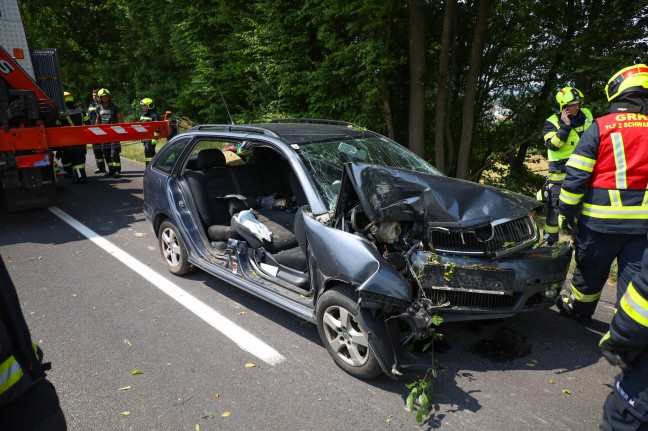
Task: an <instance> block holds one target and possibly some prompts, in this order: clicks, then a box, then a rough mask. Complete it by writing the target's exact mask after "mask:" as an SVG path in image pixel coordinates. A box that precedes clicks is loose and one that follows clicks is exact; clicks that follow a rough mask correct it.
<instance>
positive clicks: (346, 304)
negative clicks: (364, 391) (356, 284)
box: [316, 286, 383, 379]
mask: <svg viewBox="0 0 648 431" xmlns="http://www.w3.org/2000/svg"><path fill="white" fill-rule="evenodd" d="M316 316H317V330H318V332H319V335H320V338H321V339H322V342H323V343H324V346H326V350H327V351H328V352H329V354H330V355H331V357H332V358H333V360H334V361H335V363H336V364H337V365H338V366H339V367H340V368H342V369H343V370H344V371H346V372H347V373H349V374H351V375H352V376H354V377H357V378H360V379H372V378H374V377H377V376H379V375H380V374H382V372H383V370H382V368H381V367H380V363H379V362H378V360H377V359H376V356H375V354H374V352H373V351H372V350H371V348H370V347H369V343H368V341H369V337H368V335H367V331H366V329H365V328H366V325H365V324H364V322H363V321H362V318H361V317H360V311H359V310H358V305H357V294H356V293H355V292H354V291H353V290H352V289H351V288H350V287H345V286H335V287H333V288H331V289H329V290H327V291H326V292H324V294H322V296H321V297H320V299H319V301H318V302H317V309H316Z"/></svg>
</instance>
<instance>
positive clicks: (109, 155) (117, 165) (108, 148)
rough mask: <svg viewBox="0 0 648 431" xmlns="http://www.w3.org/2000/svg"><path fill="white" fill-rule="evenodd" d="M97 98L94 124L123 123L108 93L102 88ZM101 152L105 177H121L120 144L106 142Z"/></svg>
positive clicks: (122, 118)
mask: <svg viewBox="0 0 648 431" xmlns="http://www.w3.org/2000/svg"><path fill="white" fill-rule="evenodd" d="M97 95H98V96H99V105H97V109H96V111H97V122H96V124H112V123H123V122H124V116H123V115H122V112H121V109H119V107H118V106H117V105H115V104H114V103H112V100H111V98H110V91H108V89H106V88H102V89H100V90H99V92H98V93H97ZM102 151H103V156H104V159H105V160H106V164H107V165H108V172H107V173H106V174H104V176H106V177H113V178H119V177H120V176H121V158H120V156H119V154H120V153H121V144H120V143H119V142H108V143H105V144H102Z"/></svg>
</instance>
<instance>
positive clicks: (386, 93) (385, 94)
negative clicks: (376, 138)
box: [380, 72, 394, 139]
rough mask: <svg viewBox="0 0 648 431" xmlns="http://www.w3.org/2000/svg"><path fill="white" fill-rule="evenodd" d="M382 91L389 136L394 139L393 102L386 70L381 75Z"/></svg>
mask: <svg viewBox="0 0 648 431" xmlns="http://www.w3.org/2000/svg"><path fill="white" fill-rule="evenodd" d="M380 93H381V98H382V101H383V116H384V118H385V127H386V128H387V137H388V138H389V139H394V119H393V117H392V112H391V103H390V102H389V84H388V83H387V77H386V76H385V72H383V73H381V75H380Z"/></svg>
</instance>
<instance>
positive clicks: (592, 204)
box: [560, 112, 648, 234]
mask: <svg viewBox="0 0 648 431" xmlns="http://www.w3.org/2000/svg"><path fill="white" fill-rule="evenodd" d="M581 202H582V204H583V207H582V212H581V214H580V217H579V220H580V222H581V223H583V224H585V225H586V226H587V227H588V228H590V229H592V230H594V231H597V232H603V233H624V234H646V233H648V116H646V115H643V114H636V113H626V112H613V113H611V114H608V115H606V116H604V117H601V118H597V119H596V121H595V122H594V123H593V124H592V126H591V127H590V128H589V129H588V130H587V131H586V132H585V133H584V134H583V136H581V140H580V142H579V144H578V146H577V147H576V149H575V150H574V152H573V153H572V155H571V157H570V158H569V161H568V162H567V175H566V177H565V181H564V183H563V185H562V191H561V193H560V213H561V214H562V215H564V216H569V217H573V216H576V215H577V211H578V205H579V204H580V203H581Z"/></svg>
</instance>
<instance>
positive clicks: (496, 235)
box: [429, 217, 536, 255]
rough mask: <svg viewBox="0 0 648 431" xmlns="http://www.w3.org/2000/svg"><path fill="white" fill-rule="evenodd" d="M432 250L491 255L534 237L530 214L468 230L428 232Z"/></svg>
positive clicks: (532, 239)
mask: <svg viewBox="0 0 648 431" xmlns="http://www.w3.org/2000/svg"><path fill="white" fill-rule="evenodd" d="M429 239H430V245H431V247H432V249H434V250H436V251H440V252H445V253H453V254H485V255H492V254H496V253H498V252H502V251H505V250H508V249H512V248H515V247H517V246H519V245H522V244H524V243H527V242H530V241H534V240H535V239H536V230H535V225H534V223H533V220H532V219H531V218H530V217H522V218H519V219H515V220H509V221H505V222H503V223H498V224H495V223H493V224H492V225H489V226H486V227H482V228H479V229H475V230H472V231H461V232H447V231H443V232H442V231H438V230H432V229H430V231H429Z"/></svg>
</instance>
